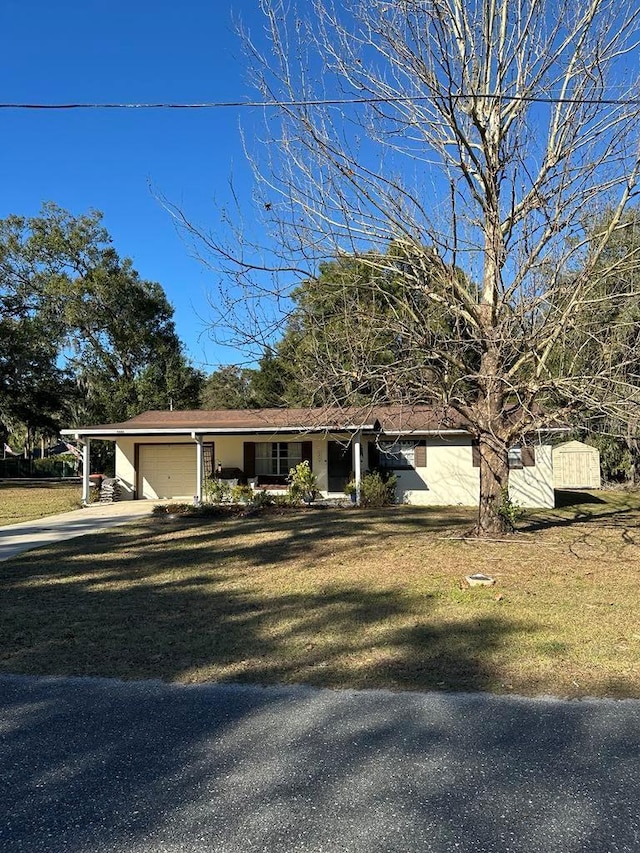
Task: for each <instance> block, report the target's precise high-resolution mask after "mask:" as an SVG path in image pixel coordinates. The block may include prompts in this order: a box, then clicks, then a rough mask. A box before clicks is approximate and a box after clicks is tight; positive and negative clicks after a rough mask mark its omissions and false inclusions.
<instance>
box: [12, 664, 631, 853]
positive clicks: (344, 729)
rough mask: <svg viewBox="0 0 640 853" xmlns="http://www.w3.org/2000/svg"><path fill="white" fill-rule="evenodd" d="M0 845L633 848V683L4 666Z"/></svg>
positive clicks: (101, 849) (178, 849)
mask: <svg viewBox="0 0 640 853" xmlns="http://www.w3.org/2000/svg"><path fill="white" fill-rule="evenodd" d="M0 724H1V725H0V767H1V768H2V784H1V785H0V815H2V818H1V819H0V849H2V851H3V853H62V851H69V853H294V851H295V853H507V851H508V853H534V851H542V853H622V851H625V853H637V851H638V850H639V849H640V808H639V805H638V804H639V803H640V702H638V701H624V702H620V701H618V702H614V701H594V700H589V701H572V702H564V701H559V700H554V699H523V698H517V697H499V696H490V695H480V694H474V695H471V694H469V695H451V694H438V693H431V694H429V693H426V694H419V693H415V694H410V693H387V692H382V691H369V692H356V691H331V690H311V689H305V688H260V687H238V686H234V685H208V686H204V685H203V686H198V687H193V686H192V687H185V686H178V685H167V684H160V683H157V682H137V683H136V682H129V683H124V682H119V681H110V680H106V679H79V678H31V677H18V676H0Z"/></svg>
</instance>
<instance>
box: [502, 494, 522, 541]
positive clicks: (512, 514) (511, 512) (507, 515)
mask: <svg viewBox="0 0 640 853" xmlns="http://www.w3.org/2000/svg"><path fill="white" fill-rule="evenodd" d="M523 512H524V510H523V509H522V507H521V506H520V504H519V503H517V502H516V501H512V500H511V498H510V497H509V489H508V487H507V486H505V487H504V488H503V489H502V490H501V491H500V506H499V507H498V515H499V516H500V518H502V519H503V521H505V522H506V524H507V526H508V528H509V530H511V531H513V530H515V527H516V521H518V520H519V519H520V518H522V515H523Z"/></svg>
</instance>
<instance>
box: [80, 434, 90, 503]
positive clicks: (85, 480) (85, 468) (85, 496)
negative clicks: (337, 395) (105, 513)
mask: <svg viewBox="0 0 640 853" xmlns="http://www.w3.org/2000/svg"><path fill="white" fill-rule="evenodd" d="M90 449H91V439H90V438H89V436H86V437H85V440H84V447H83V448H82V503H83V504H84V505H85V506H88V505H89V492H90V489H91V480H89V474H90V473H91V469H90V462H89V451H90Z"/></svg>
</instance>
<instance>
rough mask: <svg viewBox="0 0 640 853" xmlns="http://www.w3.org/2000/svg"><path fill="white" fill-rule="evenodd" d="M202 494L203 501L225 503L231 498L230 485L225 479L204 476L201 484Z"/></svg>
mask: <svg viewBox="0 0 640 853" xmlns="http://www.w3.org/2000/svg"><path fill="white" fill-rule="evenodd" d="M202 494H203V499H204V501H205V503H210V504H221V503H225V502H228V501H230V500H231V486H230V485H229V483H227V482H225V480H216V479H215V478H214V477H206V478H205V481H204V483H203V484H202Z"/></svg>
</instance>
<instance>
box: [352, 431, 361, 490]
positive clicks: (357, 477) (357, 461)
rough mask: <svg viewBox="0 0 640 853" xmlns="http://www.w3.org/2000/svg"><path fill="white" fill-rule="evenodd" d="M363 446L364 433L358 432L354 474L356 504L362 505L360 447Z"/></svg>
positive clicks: (354, 445)
mask: <svg viewBox="0 0 640 853" xmlns="http://www.w3.org/2000/svg"><path fill="white" fill-rule="evenodd" d="M361 446H362V432H361V431H360V430H358V432H357V433H356V434H355V435H354V437H353V472H354V475H355V481H356V503H357V504H359V503H360V479H361V476H362V465H361V464H360V447H361Z"/></svg>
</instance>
